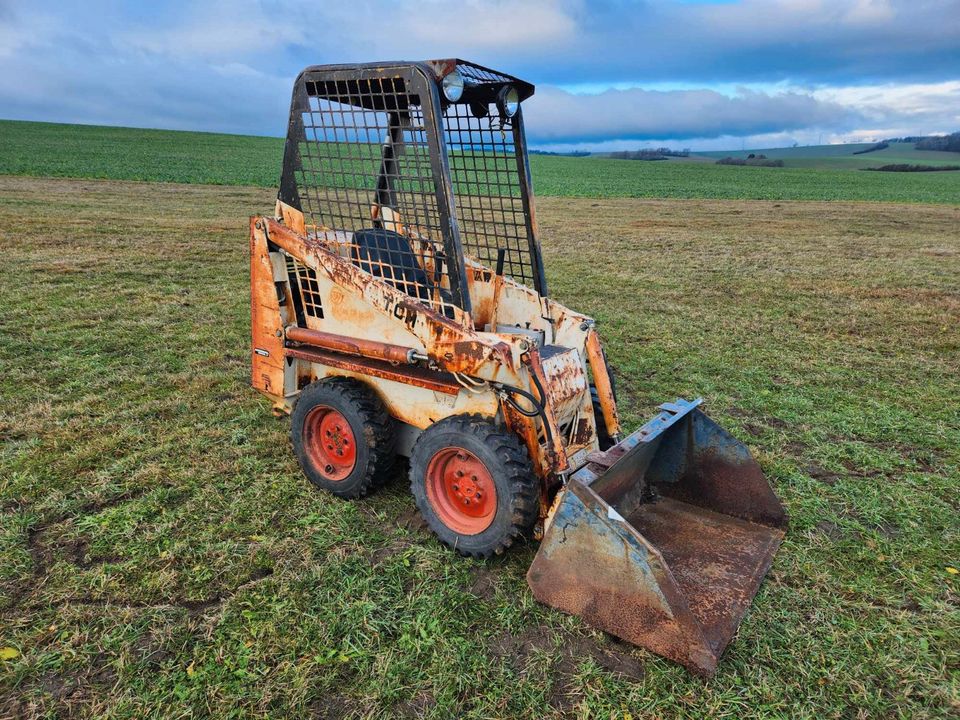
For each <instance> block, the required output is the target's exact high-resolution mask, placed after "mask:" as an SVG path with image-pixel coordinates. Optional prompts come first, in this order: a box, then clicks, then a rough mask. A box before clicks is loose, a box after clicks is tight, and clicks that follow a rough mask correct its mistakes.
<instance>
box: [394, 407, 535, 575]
mask: <svg viewBox="0 0 960 720" xmlns="http://www.w3.org/2000/svg"><path fill="white" fill-rule="evenodd" d="M455 448H461V449H464V450H467V451H468V453H470V454H472V455H473V456H474V457H475V459H476V460H479V461H480V462H481V463H482V464H483V465H484V467H485V468H486V470H487V471H488V473H489V476H490V478H491V479H492V482H493V484H494V486H495V488H496V503H495V513H494V515H493V520H492V521H491V522H490V525H489V526H488V527H486V529H484V530H482V531H480V532H477V533H474V534H464V533H462V532H458V531H457V530H455V529H453V528H451V527H449V526H448V524H446V523H445V522H444V520H443V519H441V514H442V513H443V510H442V508H441V509H440V514H438V508H435V507H434V505H433V503H431V500H430V497H429V494H430V493H429V491H428V487H427V485H428V482H429V479H428V468H429V467H430V464H431V461H432V460H434V458H435V457H440V456H441V455H442V453H443V452H444V451H447V452H449V451H450V450H451V449H455ZM474 479H476V478H474ZM410 491H411V492H412V493H413V498H414V501H415V502H416V504H417V509H418V510H419V511H420V514H421V515H422V516H423V518H424V520H425V521H426V522H427V525H429V526H430V529H431V530H432V531H433V532H434V534H436V536H437V537H438V538H439V539H440V541H441V542H442V543H443V544H444V545H446V546H447V547H449V548H452V549H454V550H456V551H457V552H458V553H460V554H461V555H466V556H468V557H477V558H488V557H490V556H491V555H499V554H501V553H502V552H503V551H504V550H506V549H507V548H508V547H510V546H511V545H512V544H513V543H514V541H515V540H516V539H517V538H520V537H523V536H526V535H527V534H528V533H529V532H530V530H531V528H532V527H533V525H534V523H535V522H536V520H537V515H538V512H537V510H538V506H539V480H538V478H537V476H536V475H535V474H534V472H533V465H532V463H531V462H530V457H529V455H528V454H527V449H526V448H525V447H524V446H523V445H522V444H521V442H520V439H519V438H518V437H517V436H516V435H514V434H513V433H512V432H510V431H509V430H506V429H505V428H502V427H498V426H497V425H495V424H494V423H493V422H491V421H490V420H487V419H485V418H483V417H481V416H479V415H457V416H454V417H449V418H446V419H445V420H441V421H440V422H438V423H436V424H435V425H431V426H430V427H428V428H427V429H426V430H424V431H423V433H422V434H421V435H420V437H419V438H418V439H417V443H416V445H414V448H413V453H412V454H411V456H410Z"/></svg>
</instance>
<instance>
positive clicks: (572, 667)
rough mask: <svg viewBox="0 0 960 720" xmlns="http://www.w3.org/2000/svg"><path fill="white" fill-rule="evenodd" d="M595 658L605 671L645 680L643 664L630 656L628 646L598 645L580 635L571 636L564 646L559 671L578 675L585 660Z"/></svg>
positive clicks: (616, 642)
mask: <svg viewBox="0 0 960 720" xmlns="http://www.w3.org/2000/svg"><path fill="white" fill-rule="evenodd" d="M587 657H589V658H593V660H594V662H596V663H597V665H599V666H600V667H602V668H603V669H604V670H608V671H609V672H612V673H616V674H618V675H620V676H622V677H624V678H627V679H628V680H635V681H639V680H643V678H644V675H645V674H646V671H645V669H644V667H643V663H641V662H640V661H639V660H637V659H636V658H635V657H633V656H632V655H630V653H629V649H628V646H627V645H625V644H624V643H621V642H619V641H615V640H610V641H608V642H606V643H604V644H602V645H601V644H598V643H597V642H596V641H595V640H593V639H592V638H588V637H583V636H579V635H569V636H567V638H566V639H565V641H564V644H563V656H562V658H561V660H560V664H559V665H558V667H557V670H558V671H559V672H560V673H561V674H563V675H568V676H573V675H575V674H576V671H577V667H578V666H579V664H580V663H581V662H582V661H583V660H584V659H585V658H587Z"/></svg>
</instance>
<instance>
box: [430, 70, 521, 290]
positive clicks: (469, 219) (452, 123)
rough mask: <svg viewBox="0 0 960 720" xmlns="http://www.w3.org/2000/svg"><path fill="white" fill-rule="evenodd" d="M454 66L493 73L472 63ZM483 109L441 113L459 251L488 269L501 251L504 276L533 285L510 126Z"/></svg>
mask: <svg viewBox="0 0 960 720" xmlns="http://www.w3.org/2000/svg"><path fill="white" fill-rule="evenodd" d="M458 68H459V69H460V71H461V72H464V73H465V70H466V69H468V68H469V70H470V71H471V72H473V73H482V74H484V75H493V76H496V73H491V72H489V71H485V70H483V69H481V68H474V67H472V66H466V65H460V66H458ZM465 74H466V73H465ZM499 77H500V76H496V78H499ZM496 78H493V77H491V78H487V77H483V78H482V79H483V80H488V81H489V80H494V79H496ZM477 79H478V80H479V79H481V78H477ZM487 110H488V115H487V116H485V117H476V114H475V113H474V111H473V109H472V108H471V106H470V105H468V104H454V105H450V106H448V107H447V109H446V111H445V112H444V115H443V123H444V135H445V137H446V143H447V157H448V160H449V163H450V172H451V176H452V182H453V192H454V195H455V196H456V203H457V220H458V222H459V225H460V238H461V242H462V244H463V252H464V254H465V255H467V256H468V257H472V258H474V259H475V260H478V261H480V262H481V263H483V264H484V265H487V266H488V267H491V268H495V267H497V264H498V259H499V256H500V254H501V253H502V254H503V272H504V274H505V275H509V276H510V277H512V278H513V279H514V280H516V281H517V282H521V283H523V284H525V285H529V286H530V287H534V285H535V282H534V270H533V268H534V265H533V261H532V258H531V255H530V244H529V239H528V235H527V225H526V217H525V215H524V211H523V194H522V188H521V185H520V173H519V165H518V158H517V150H516V145H515V143H514V135H513V128H512V127H511V126H510V125H509V120H504V119H501V117H500V116H499V113H498V111H497V109H496V107H495V106H493V105H491V106H489V107H488V108H487Z"/></svg>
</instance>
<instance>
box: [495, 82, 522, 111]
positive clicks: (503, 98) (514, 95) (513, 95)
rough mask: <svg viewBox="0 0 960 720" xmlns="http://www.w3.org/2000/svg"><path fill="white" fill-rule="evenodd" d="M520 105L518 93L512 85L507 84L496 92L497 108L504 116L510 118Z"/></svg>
mask: <svg viewBox="0 0 960 720" xmlns="http://www.w3.org/2000/svg"><path fill="white" fill-rule="evenodd" d="M519 107H520V93H518V92H517V89H516V88H515V87H514V86H513V85H507V86H505V87H503V88H501V89H500V92H499V93H497V108H498V109H499V110H500V114H501V115H503V116H504V117H508V118H511V117H513V116H514V115H516V114H517V109H518V108H519Z"/></svg>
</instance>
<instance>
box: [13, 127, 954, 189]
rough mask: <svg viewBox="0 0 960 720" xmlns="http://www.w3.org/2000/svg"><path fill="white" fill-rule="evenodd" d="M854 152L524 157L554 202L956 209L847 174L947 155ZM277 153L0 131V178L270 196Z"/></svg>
mask: <svg viewBox="0 0 960 720" xmlns="http://www.w3.org/2000/svg"><path fill="white" fill-rule="evenodd" d="M856 147H857V146H849V145H847V146H822V147H820V148H819V150H820V151H822V152H827V153H833V154H832V155H830V156H824V155H821V156H819V157H817V156H815V155H814V154H813V150H815V149H814V148H787V149H781V150H776V151H774V150H761V151H754V152H763V153H764V154H766V155H768V156H769V157H779V156H780V155H776V154H774V153H787V154H790V153H792V156H791V157H790V158H788V160H789V162H788V165H790V166H793V167H785V168H756V167H731V166H718V165H715V164H713V163H712V162H709V161H706V162H705V161H704V157H701V158H692V159H691V161H689V162H673V161H671V162H640V161H634V160H611V159H607V158H602V157H585V158H572V157H556V156H546V155H534V156H531V158H530V165H531V170H532V172H533V177H534V187H535V189H536V192H537V193H538V194H540V195H552V196H562V197H635V198H706V199H757V200H871V201H887V202H921V203H946V204H960V172H944V173H866V172H850V170H854V169H857V168H859V167H868V166H876V165H883V164H888V163H918V162H922V163H928V164H936V163H941V162H947V160H946V159H945V158H942V157H940V156H947V157H951V156H952V155H953V154H951V153H936V152H922V151H916V150H914V149H913V148H912V146H910V147H906V146H905V147H904V148H898V146H891V148H889V149H888V150H884V151H881V152H876V153H870V154H867V155H855V156H854V155H852V154H850V153H852V152H853V150H852V149H851V148H854V149H856ZM863 147H866V146H863ZM824 148H829V150H826V151H824ZM841 150H844V151H845V152H846V153H847V154H843V153H841ZM282 152H283V141H282V140H281V139H279V138H267V137H252V136H243V135H217V134H211V133H194V132H177V131H169V130H136V129H130V128H110V127H97V126H86V125H55V124H50V123H27V122H14V121H0V174H6V175H31V176H51V177H85V178H108V179H117V180H147V181H164V182H178V183H204V184H212V185H251V186H260V187H275V186H276V185H277V182H278V179H279V173H280V159H281V156H282ZM905 153H906V154H905ZM719 154H720V155H721V156H722V155H726V154H732V155H738V154H740V153H719ZM956 161H957V159H956V158H955V157H954V158H953V162H956Z"/></svg>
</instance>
